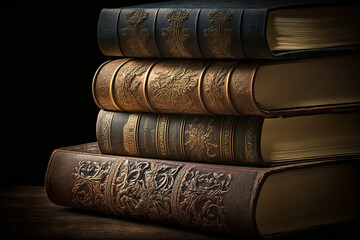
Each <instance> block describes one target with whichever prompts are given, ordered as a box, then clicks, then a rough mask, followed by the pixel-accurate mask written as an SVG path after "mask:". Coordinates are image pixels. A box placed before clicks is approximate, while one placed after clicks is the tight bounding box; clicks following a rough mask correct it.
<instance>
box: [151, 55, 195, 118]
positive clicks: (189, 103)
mask: <svg viewBox="0 0 360 240" xmlns="http://www.w3.org/2000/svg"><path fill="white" fill-rule="evenodd" d="M200 68H201V66H197V65H196V64H191V63H189V62H185V63H184V64H182V65H181V66H178V64H177V63H176V62H175V64H174V66H171V64H170V65H169V66H168V67H167V69H166V70H163V71H155V72H154V74H155V76H156V77H154V78H152V79H151V80H150V81H149V85H150V87H151V88H152V90H153V91H154V96H153V101H155V102H156V108H157V109H158V110H159V111H162V112H169V113H176V112H177V113H179V112H181V113H200V112H202V110H201V109H199V108H198V107H197V106H196V105H195V104H194V100H193V99H192V96H191V92H192V91H193V90H194V89H195V88H196V87H197V85H198V81H199V80H198V72H197V70H199V69H200Z"/></svg>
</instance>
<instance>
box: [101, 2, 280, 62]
mask: <svg viewBox="0 0 360 240" xmlns="http://www.w3.org/2000/svg"><path fill="white" fill-rule="evenodd" d="M266 21H267V9H254V10H253V9H241V8H238V9H172V8H160V9H136V8H134V9H127V8H126V9H103V10H102V11H101V13H100V17H99V22H98V41H99V45H100V48H101V49H102V51H103V53H104V54H105V55H111V56H126V57H157V58H158V57H163V58H222V59H231V58H234V59H235V58H236V59H239V58H273V56H272V54H271V53H270V50H269V48H268V44H267V41H266V36H265V33H266V31H265V30H266V29H265V27H266ZM107 29H108V30H107ZM252 41H254V45H253V42H252ZM258 47H259V49H260V50H258V49H257V48H258ZM253 49H256V51H255V52H253Z"/></svg>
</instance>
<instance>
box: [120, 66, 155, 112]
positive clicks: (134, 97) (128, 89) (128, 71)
mask: <svg viewBox="0 0 360 240" xmlns="http://www.w3.org/2000/svg"><path fill="white" fill-rule="evenodd" d="M147 69H148V65H147V64H146V63H140V62H137V63H135V64H131V63H129V64H126V65H124V67H122V68H121V70H120V71H119V73H118V75H120V76H118V77H120V78H121V80H120V81H119V84H120V86H119V88H118V89H116V90H117V91H118V95H119V97H120V99H121V102H120V103H121V106H122V107H123V108H124V109H131V110H133V111H142V110H143V107H142V104H143V101H142V99H141V98H140V96H139V95H138V94H137V92H136V91H137V88H138V87H139V86H140V85H141V84H142V78H141V76H142V75H143V74H144V73H145V72H146V70H147Z"/></svg>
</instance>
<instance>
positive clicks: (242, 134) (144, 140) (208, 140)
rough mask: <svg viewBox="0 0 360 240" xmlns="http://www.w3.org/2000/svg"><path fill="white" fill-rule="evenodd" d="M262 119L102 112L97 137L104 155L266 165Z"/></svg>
mask: <svg viewBox="0 0 360 240" xmlns="http://www.w3.org/2000/svg"><path fill="white" fill-rule="evenodd" d="M263 120H264V119H263V118H262V117H235V116H201V115H170V114H152V113H126V112H110V111H103V110H101V111H100V112H99V115H98V120H97V125H96V135H97V140H98V143H99V148H100V151H101V152H102V153H106V154H115V155H121V156H139V157H140V156H141V157H149V158H161V159H172V160H183V161H191V162H205V163H216V164H229V165H251V166H263V165H264V162H263V160H262V157H261V150H260V138H261V130H262V124H263Z"/></svg>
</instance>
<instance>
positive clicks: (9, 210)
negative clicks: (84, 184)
mask: <svg viewBox="0 0 360 240" xmlns="http://www.w3.org/2000/svg"><path fill="white" fill-rule="evenodd" d="M0 217H1V219H0V224H1V225H0V231H1V232H0V233H1V235H0V236H1V237H2V238H3V237H4V236H7V237H12V238H14V237H15V238H19V237H21V238H32V237H34V238H39V237H41V238H59V237H60V238H117V239H223V237H222V236H211V235H206V234H205V233H199V232H194V231H189V230H183V229H181V228H173V227H170V226H164V225H159V224H153V223H149V222H137V221H131V220H127V219H119V218H115V217H111V216H106V215H102V214H96V213H89V212H84V211H77V210H74V209H70V208H66V207H61V206H57V205H55V204H53V203H51V202H50V201H49V200H48V198H47V196H46V193H45V188H44V187H43V186H30V187H29V186H28V187H11V186H7V187H1V192H0ZM359 226H360V225H359V223H347V224H342V225H340V226H338V227H327V228H321V229H316V230H313V231H309V232H304V233H301V234H296V235H293V236H291V239H309V238H310V239H319V238H321V239H345V238H346V239H360V229H359ZM288 237H289V236H287V238H288ZM287 238H286V239H287Z"/></svg>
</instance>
